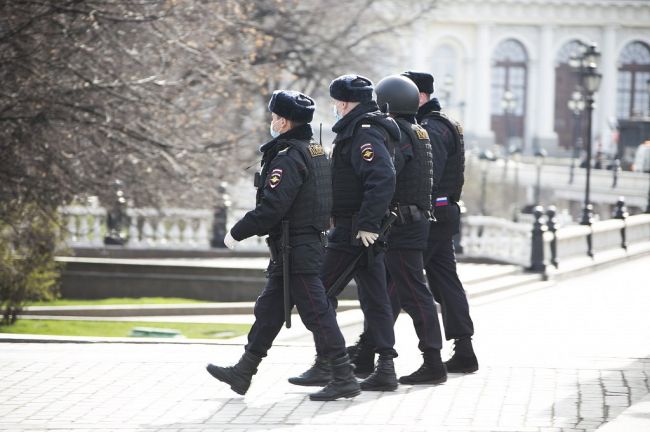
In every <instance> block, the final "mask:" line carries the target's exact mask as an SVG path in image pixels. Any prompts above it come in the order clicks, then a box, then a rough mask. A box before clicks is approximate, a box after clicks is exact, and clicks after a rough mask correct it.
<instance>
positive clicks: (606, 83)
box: [593, 25, 618, 154]
mask: <svg viewBox="0 0 650 432" xmlns="http://www.w3.org/2000/svg"><path fill="white" fill-rule="evenodd" d="M617 63H618V52H617V51H616V26H614V25H610V26H607V27H605V28H604V29H603V46H602V57H601V66H600V68H599V69H600V71H601V73H602V74H603V79H602V82H601V84H600V89H599V91H598V95H597V100H596V102H597V116H596V117H595V118H596V119H597V122H594V126H595V127H594V132H593V133H594V135H600V137H601V142H602V146H603V149H602V150H603V151H604V152H606V153H609V154H613V153H614V152H616V146H615V144H614V143H613V142H612V130H611V128H610V125H609V121H610V119H616V118H617V115H616V91H617V78H618V77H617V75H618V67H617ZM595 142H596V141H594V143H595ZM595 150H596V149H595V148H594V151H595Z"/></svg>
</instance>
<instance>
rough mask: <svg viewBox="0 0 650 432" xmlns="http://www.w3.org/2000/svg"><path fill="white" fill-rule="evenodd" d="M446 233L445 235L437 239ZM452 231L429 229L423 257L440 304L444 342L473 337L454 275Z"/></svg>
mask: <svg viewBox="0 0 650 432" xmlns="http://www.w3.org/2000/svg"><path fill="white" fill-rule="evenodd" d="M438 224H440V222H438ZM441 233H447V234H448V235H441ZM452 235H453V230H451V229H447V227H445V226H442V225H441V226H436V223H435V222H434V223H433V224H432V225H431V235H430V236H429V241H428V245H427V250H426V251H425V253H424V256H425V257H427V262H425V263H424V269H425V271H426V274H427V279H428V281H429V288H430V289H431V291H432V292H433V297H434V298H435V300H436V301H437V302H438V303H440V308H441V309H442V322H443V325H444V327H445V337H446V339H447V340H451V339H460V338H463V337H468V336H472V335H473V334H474V324H473V323H472V318H470V316H469V303H468V302H467V295H466V294H465V290H464V288H463V284H462V283H461V281H460V279H459V278H458V273H457V272H456V254H455V252H454V242H453V240H452Z"/></svg>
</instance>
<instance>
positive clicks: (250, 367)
mask: <svg viewBox="0 0 650 432" xmlns="http://www.w3.org/2000/svg"><path fill="white" fill-rule="evenodd" d="M261 361H262V359H261V358H260V357H257V356H256V355H254V354H251V353H250V352H248V351H246V352H244V355H243V356H242V357H241V359H239V362H237V364H236V365H234V366H230V367H221V366H215V365H213V364H212V363H210V364H208V366H207V367H206V369H207V370H208V372H209V373H210V375H212V376H213V377H215V378H216V379H218V380H219V381H223V382H225V383H226V384H230V388H231V389H233V391H234V392H235V393H238V394H240V395H244V394H246V392H247V391H248V387H250V385H251V379H252V378H253V375H255V374H256V373H257V366H258V365H259V364H260V362H261Z"/></svg>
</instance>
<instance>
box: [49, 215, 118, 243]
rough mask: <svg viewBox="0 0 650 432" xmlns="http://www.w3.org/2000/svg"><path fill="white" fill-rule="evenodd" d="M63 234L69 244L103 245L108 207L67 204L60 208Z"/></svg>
mask: <svg viewBox="0 0 650 432" xmlns="http://www.w3.org/2000/svg"><path fill="white" fill-rule="evenodd" d="M59 215H60V217H61V219H62V224H61V230H62V236H63V239H64V240H65V242H66V243H67V244H68V246H83V247H94V246H97V247H99V246H103V244H104V236H105V235H106V209H104V208H101V207H83V206H67V207H61V208H59Z"/></svg>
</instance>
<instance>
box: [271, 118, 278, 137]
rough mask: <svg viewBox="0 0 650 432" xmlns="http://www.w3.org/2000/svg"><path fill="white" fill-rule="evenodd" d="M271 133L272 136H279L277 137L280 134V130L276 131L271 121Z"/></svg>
mask: <svg viewBox="0 0 650 432" xmlns="http://www.w3.org/2000/svg"><path fill="white" fill-rule="evenodd" d="M269 133H270V134H271V136H272V137H273V138H277V137H279V136H280V132H278V131H276V130H275V129H273V122H271V124H270V125H269Z"/></svg>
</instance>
